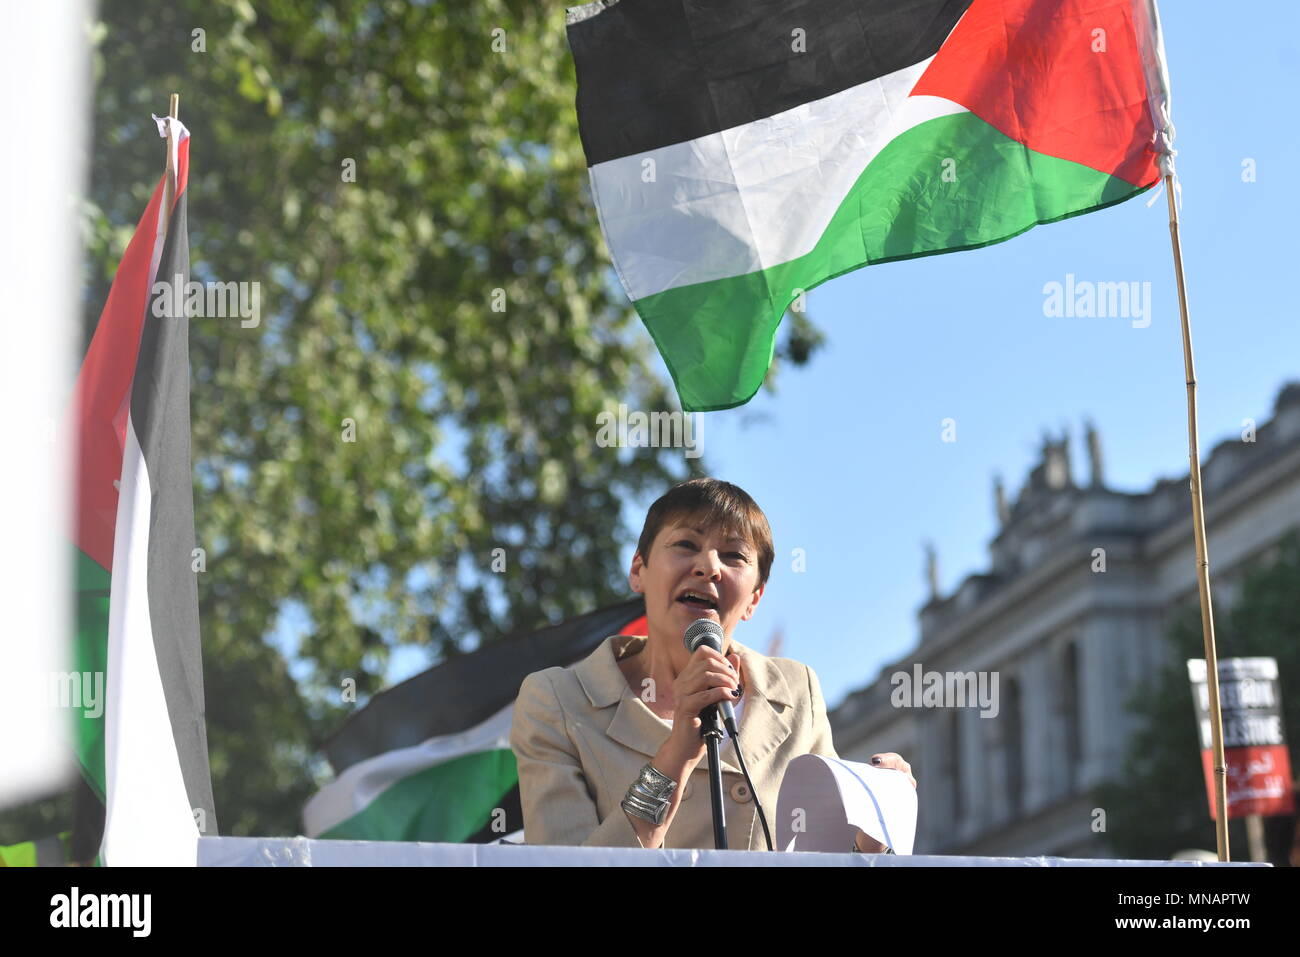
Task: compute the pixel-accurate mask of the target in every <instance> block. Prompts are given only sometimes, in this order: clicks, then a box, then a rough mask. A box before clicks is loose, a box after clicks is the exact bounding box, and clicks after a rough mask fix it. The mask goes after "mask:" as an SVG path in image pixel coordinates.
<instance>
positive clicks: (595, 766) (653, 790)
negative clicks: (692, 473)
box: [510, 478, 916, 852]
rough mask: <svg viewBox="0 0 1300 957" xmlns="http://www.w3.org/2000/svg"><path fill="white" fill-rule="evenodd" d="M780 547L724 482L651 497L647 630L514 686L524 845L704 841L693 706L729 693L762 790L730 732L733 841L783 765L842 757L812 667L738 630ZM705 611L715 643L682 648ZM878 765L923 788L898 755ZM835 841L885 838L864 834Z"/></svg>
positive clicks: (706, 830) (752, 841) (755, 511)
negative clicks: (739, 635) (759, 646)
mask: <svg viewBox="0 0 1300 957" xmlns="http://www.w3.org/2000/svg"><path fill="white" fill-rule="evenodd" d="M774 554H775V552H774V550H773V546H772V532H771V528H770V526H769V525H768V521H767V517H766V516H765V515H764V514H763V512H762V510H761V509H760V508H759V507H758V505H757V504H755V502H754V500H753V499H751V498H750V497H749V495H747V494H746V493H745V492H744V491H743V490H742V489H740V488H738V487H737V486H735V485H732V484H730V483H728V482H722V481H718V480H717V479H711V478H699V479H692V480H690V481H687V482H683V483H681V484H680V485H677V486H674V487H673V488H672V489H670V490H669V491H668V492H667V493H666V494H665V495H663V496H662V497H661V498H660V499H659V500H658V501H656V502H655V503H654V504H653V505H652V506H651V507H650V511H649V513H648V514H647V515H646V520H645V527H644V528H643V529H642V532H641V537H640V539H639V540H638V542H637V550H636V554H635V556H634V557H633V559H632V569H631V573H630V575H629V577H628V581H629V583H630V584H631V586H632V589H633V591H636V592H639V593H641V594H643V595H645V607H646V622H647V625H646V631H647V632H648V634H647V635H645V636H636V637H628V636H620V635H615V636H611V637H610V638H607V639H606V640H605V641H603V642H601V644H600V645H599V646H598V647H597V648H596V650H595V651H594V652H592V653H591V655H589V656H588V657H587V658H585V659H584V660H582V661H580V662H578V663H577V664H575V665H573V666H571V667H568V668H558V667H557V668H547V669H544V670H542V671H538V672H535V673H533V674H531V675H529V676H528V677H527V678H525V679H524V682H523V684H522V685H521V687H520V689H519V697H518V699H517V700H516V702H515V713H514V723H513V725H512V727H511V731H510V745H511V747H512V748H513V750H514V753H515V758H516V760H517V763H518V766H519V795H520V800H521V803H522V806H523V815H524V840H525V842H526V843H528V844H582V845H599V846H615V847H649V848H657V847H664V848H712V847H713V846H714V838H713V817H712V810H711V806H710V795H709V777H708V762H707V761H706V760H705V753H706V752H705V742H704V739H703V738H702V737H701V736H700V727H701V721H700V718H699V713H700V711H701V710H702V709H704V708H706V707H708V706H709V705H713V704H718V703H719V702H721V701H731V702H732V703H733V705H734V707H735V711H736V718H737V722H738V727H739V739H740V747H741V750H742V754H743V757H744V760H745V765H746V767H747V769H748V770H749V774H750V777H751V778H752V780H753V783H754V788H755V789H756V790H757V794H753V793H751V792H750V788H749V785H748V784H747V783H746V782H745V778H744V776H743V774H742V773H741V769H740V765H739V762H738V761H737V759H736V754H735V751H734V748H735V742H733V741H732V740H730V739H729V738H728V739H727V740H726V742H725V743H724V744H723V746H722V748H721V753H720V758H721V761H720V763H721V766H722V788H723V802H724V806H725V810H726V824H727V841H728V846H729V847H730V848H731V849H732V850H747V849H749V850H760V849H766V847H767V844H766V841H765V839H764V835H763V828H762V826H761V825H760V823H759V821H758V815H757V812H756V808H755V801H756V800H757V801H761V802H762V804H763V808H764V811H765V813H766V814H768V815H769V816H770V815H771V814H773V813H775V810H776V799H777V792H778V791H779V789H780V786H781V779H782V777H783V776H784V774H785V769H786V766H787V765H788V764H789V763H790V761H791V760H793V759H794V758H796V757H798V756H800V755H802V754H824V755H828V756H830V757H837V755H836V753H835V746H834V744H833V743H832V742H831V727H830V722H829V720H828V719H827V717H826V703H825V701H823V699H822V694H821V686H820V684H819V682H818V680H817V676H816V674H814V673H813V671H812V669H811V668H809V667H808V666H807V665H804V664H800V663H799V662H797V661H792V660H790V659H788V658H769V657H766V656H764V655H761V654H759V653H758V652H756V651H754V650H753V649H750V648H746V647H745V646H744V645H742V644H740V642H738V641H735V640H733V639H732V632H733V631H735V628H736V625H737V624H739V623H740V622H742V621H748V620H749V618H750V617H752V616H753V614H754V609H755V608H757V607H758V602H759V599H761V598H762V597H763V591H764V589H765V588H766V586H767V576H768V572H769V571H770V570H771V567H772V560H773V557H774ZM700 618H708V619H711V620H712V621H714V622H716V623H717V624H718V625H720V626H721V628H722V632H723V635H724V636H725V641H724V644H723V649H722V652H721V653H720V652H717V651H715V650H713V649H712V648H709V647H708V646H701V647H699V648H697V649H696V650H695V652H694V653H691V652H688V651H687V650H686V646H685V644H684V642H683V640H682V639H683V635H684V634H685V632H686V629H687V628H688V627H689V626H690V625H691V624H692V623H693V622H695V621H696V620H697V619H700ZM871 760H872V763H873V764H876V765H878V766H880V767H887V768H895V769H897V770H899V771H901V772H902V773H904V774H906V775H907V776H908V778H909V779H910V780H911V781H912V784H913V786H915V785H916V781H915V779H914V778H912V776H911V768H910V766H909V765H908V764H907V762H905V761H904V760H903V759H902V758H901V757H900V756H899V755H897V754H894V753H892V752H891V753H887V754H878V755H874V756H873V757H872V759H871ZM769 823H770V821H769ZM844 850H845V851H849V850H861V851H868V852H880V851H884V850H886V848H884V847H883V846H882V845H880V844H878V843H877V842H875V841H873V840H872V839H871V838H870V837H868V836H867V835H866V834H864V833H862V832H861V831H859V832H858V835H857V841H856V843H855V845H854V847H852V848H850V847H847V846H846V847H845V848H844Z"/></svg>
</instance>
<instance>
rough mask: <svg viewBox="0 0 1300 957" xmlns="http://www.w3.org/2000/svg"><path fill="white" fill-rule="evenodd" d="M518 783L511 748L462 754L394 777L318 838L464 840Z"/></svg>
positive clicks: (483, 821)
mask: <svg viewBox="0 0 1300 957" xmlns="http://www.w3.org/2000/svg"><path fill="white" fill-rule="evenodd" d="M518 783H519V773H518V771H517V769H516V766H515V755H514V752H513V751H510V750H509V749H494V750H491V751H479V752H476V753H474V754H466V755H462V756H461V757H458V758H453V759H452V760H450V761H444V762H442V763H441V764H435V765H433V766H432V767H429V768H425V769H424V770H422V771H419V772H417V773H416V774H412V775H411V776H410V777H407V778H403V779H402V780H400V781H397V782H395V783H394V784H392V785H391V786H389V787H388V788H385V789H384V791H383V792H382V793H381V794H380V795H379V796H378V797H376V798H375V799H374V800H372V801H371V802H370V803H369V804H368V805H366V807H365V808H364V809H363V810H361V811H358V812H357V813H356V814H354V815H353V816H352V817H350V818H348V819H347V820H346V821H343V822H342V823H341V824H338V825H336V826H335V827H332V828H330V829H329V830H328V831H325V832H324V833H322V834H320V835H319V837H320V838H322V839H327V840H353V841H440V842H447V843H461V842H463V841H465V840H467V839H468V838H469V837H470V836H472V835H473V834H476V833H477V832H478V831H480V830H482V829H483V828H484V827H485V826H486V825H487V824H488V823H489V822H490V820H491V817H492V812H493V809H494V808H497V807H499V806H500V803H501V799H502V798H503V797H504V796H505V795H506V794H508V793H509V791H510V789H511V788H513V787H514V786H515V785H516V784H518Z"/></svg>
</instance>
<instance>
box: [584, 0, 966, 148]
mask: <svg viewBox="0 0 1300 957" xmlns="http://www.w3.org/2000/svg"><path fill="white" fill-rule="evenodd" d="M970 4H971V0H618V2H616V3H612V4H608V3H607V4H605V5H604V6H603V9H600V7H601V6H602V5H601V4H590V5H589V6H588V7H577V8H573V9H571V10H570V13H569V19H570V24H569V27H568V35H569V48H570V49H571V50H572V51H573V61H574V64H575V66H576V68H577V76H578V96H577V107H578V130H579V133H580V134H581V136H582V146H583V149H584V150H585V151H586V154H587V165H588V166H595V165H596V164H597V163H603V162H605V161H607V160H612V159H617V158H619V157H622V156H635V155H637V154H639V153H644V152H646V151H647V150H652V149H656V148H658V147H662V146H670V145H672V144H673V143H681V142H684V141H686V140H692V139H695V138H696V137H699V136H705V135H707V134H709V133H717V132H719V131H721V130H726V129H730V128H732V127H734V126H742V125H744V124H746V123H752V122H753V121H754V120H758V119H762V118H764V117H768V116H773V115H775V114H777V113H780V112H782V111H784V110H788V109H792V108H794V107H796V106H799V105H801V104H803V103H808V102H811V101H813V100H819V99H821V98H823V97H826V96H830V95H831V94H832V93H839V92H840V91H842V90H846V89H848V88H850V87H854V86H858V85H859V84H862V83H866V82H868V81H869V80H874V79H877V78H878V77H882V76H885V75H886V74H889V73H893V72H895V71H897V70H901V69H902V68H904V67H907V66H912V65H913V64H916V63H920V62H921V61H922V60H925V59H927V58H929V57H932V56H934V54H935V53H937V52H938V50H939V47H940V45H941V44H942V43H943V41H944V40H945V39H947V37H948V34H949V33H950V32H952V28H953V27H954V26H955V25H956V24H957V21H958V20H959V19H960V18H961V15H962V14H963V13H965V11H966V8H967V7H969V6H970ZM593 10H594V11H595V12H593ZM796 30H802V31H803V33H802V35H801V36H802V41H801V42H802V47H803V49H802V51H800V49H799V46H800V43H799V42H797V37H798V36H799V35H797V34H796V33H795V31H796Z"/></svg>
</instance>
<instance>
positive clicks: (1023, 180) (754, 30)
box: [568, 0, 1167, 411]
mask: <svg viewBox="0 0 1300 957" xmlns="http://www.w3.org/2000/svg"><path fill="white" fill-rule="evenodd" d="M568 21H569V26H568V35H569V45H570V48H571V49H572V51H573V57H574V63H575V65H576V69H577V77H578V94H577V110H578V126H579V131H580V133H581V137H582V144H583V148H584V149H585V151H586V156H587V165H588V167H589V175H590V181H591V190H592V196H593V199H594V201H595V205H596V210H597V213H598V214H599V217H600V223H601V227H602V229H603V231H604V234H605V239H606V242H607V244H608V246H609V251H610V255H611V257H612V259H613V262H614V266H615V268H616V269H617V271H618V275H619V279H620V281H621V282H622V284H623V288H624V289H625V290H626V291H627V294H628V297H629V298H630V299H631V300H632V302H633V304H634V305H635V307H636V310H637V312H638V313H639V314H640V315H641V318H642V319H643V320H644V322H645V324H646V327H647V328H648V329H649V331H650V334H651V336H652V337H653V338H654V340H655V342H656V344H657V345H658V347H659V350H660V352H661V353H662V355H663V357H664V360H665V362H666V363H667V365H668V369H669V371H670V372H671V374H672V377H673V380H674V382H675V383H676V385H677V392H678V395H679V397H680V399H681V402H682V407H683V408H684V409H687V410H690V411H707V410H711V409H725V408H730V407H732V406H736V405H740V404H742V403H744V402H747V401H748V400H749V399H750V398H751V397H752V396H753V395H754V393H755V392H757V390H758V388H759V386H760V385H761V384H762V381H763V377H764V374H765V373H766V371H767V368H768V366H769V365H770V364H771V360H772V354H773V347H774V340H775V334H776V330H777V327H778V325H779V324H780V322H781V319H782V317H783V316H784V314H785V311H786V309H787V308H788V307H789V306H790V304H791V303H792V302H794V301H795V299H796V298H797V297H798V296H799V295H800V294H801V293H802V292H804V291H806V290H808V289H811V288H813V287H814V286H816V285H818V284H819V283H822V282H825V281H826V280H828V279H832V278H834V277H835V276H838V275H841V274H843V273H846V272H849V271H851V270H853V269H857V268H859V267H861V266H865V265H869V264H872V263H880V262H888V261H890V260H896V259H908V258H912V257H916V256H928V255H932V254H935V253H943V252H953V251H956V250H961V249H972V248H975V247H978V246H985V245H988V244H990V243H996V242H1001V241H1003V240H1006V239H1010V238H1011V237H1013V236H1015V235H1017V234H1019V233H1022V232H1024V231H1025V230H1027V229H1029V228H1030V227H1032V226H1034V225H1036V224H1039V223H1050V222H1054V221H1056V220H1060V219H1064V218H1066V217H1069V216H1077V215H1079V214H1081V213H1086V212H1090V211H1092V210H1096V209H1102V208H1104V207H1106V206H1110V205H1113V204H1115V203H1119V202H1122V201H1123V200H1125V199H1128V198H1130V197H1132V196H1134V195H1136V194H1137V193H1139V192H1141V191H1143V190H1145V189H1147V188H1148V187H1150V186H1152V185H1154V184H1155V183H1156V181H1157V180H1158V179H1159V177H1160V170H1159V168H1158V167H1159V164H1158V158H1159V153H1160V152H1161V148H1162V144H1161V141H1160V139H1159V136H1158V133H1159V132H1165V127H1164V124H1163V122H1162V118H1163V119H1167V114H1163V113H1162V106H1163V103H1164V99H1165V97H1166V96H1167V92H1166V89H1165V84H1164V83H1163V76H1164V74H1163V68H1162V65H1163V58H1162V56H1161V54H1160V50H1159V42H1158V35H1157V33H1156V21H1155V13H1154V6H1153V0H858V2H854V0H821V2H818V0H670V2H665V0H598V2H596V3H591V4H588V5H586V6H583V7H575V8H571V9H570V10H569V16H568Z"/></svg>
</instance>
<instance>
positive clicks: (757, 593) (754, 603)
mask: <svg viewBox="0 0 1300 957" xmlns="http://www.w3.org/2000/svg"><path fill="white" fill-rule="evenodd" d="M766 589H767V586H766V585H759V586H758V587H757V588H755V589H754V594H752V595H751V596H750V597H749V607H748V608H746V609H745V613H744V614H743V615H741V616H740V620H741V621H749V619H751V618H753V617H754V609H755V608H757V607H758V601H759V599H760V598H762V597H763V592H764V591H765V590H766Z"/></svg>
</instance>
